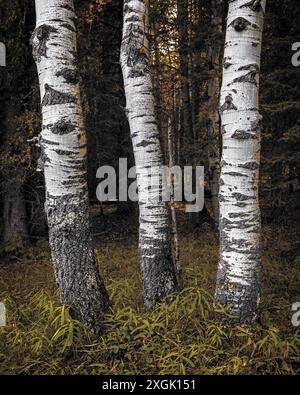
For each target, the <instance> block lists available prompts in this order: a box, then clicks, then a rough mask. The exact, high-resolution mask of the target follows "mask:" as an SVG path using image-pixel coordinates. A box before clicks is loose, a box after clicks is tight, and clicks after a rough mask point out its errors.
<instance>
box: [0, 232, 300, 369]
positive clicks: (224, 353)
mask: <svg viewBox="0 0 300 395" xmlns="http://www.w3.org/2000/svg"><path fill="white" fill-rule="evenodd" d="M181 244H182V261H183V267H184V272H185V284H186V288H185V289H184V290H182V292H181V293H180V294H178V295H170V297H169V298H168V300H166V301H165V303H162V304H160V305H159V306H157V308H156V309H155V310H154V311H152V312H147V311H145V310H144V308H143V306H142V298H141V290H140V280H139V275H138V258H137V256H136V252H135V251H136V246H135V243H131V242H129V243H127V244H126V245H124V242H122V243H121V242H119V243H116V242H114V244H112V243H108V244H105V245H102V246H99V247H98V249H97V254H98V258H99V260H100V263H101V270H102V272H103V273H104V275H105V277H106V283H107V285H108V290H109V293H110V295H111V298H112V301H113V306H114V307H113V311H111V313H110V314H108V315H107V317H106V320H105V333H104V334H103V336H101V337H99V338H96V339H95V338H91V337H90V336H89V334H88V333H87V332H86V331H85V329H84V328H83V327H82V325H81V324H80V323H79V322H78V321H76V320H73V319H72V318H71V317H70V313H69V308H68V307H67V306H61V305H60V304H59V301H58V295H57V293H56V287H55V284H54V280H53V276H52V268H51V263H50V262H49V256H48V253H47V251H45V249H44V248H42V249H43V250H44V251H43V252H40V254H37V252H36V251H31V252H30V251H29V252H28V253H27V256H28V262H22V263H21V264H20V263H19V262H15V263H10V264H5V265H3V267H2V268H1V269H0V278H1V280H0V286H1V289H5V291H4V292H2V293H1V294H0V300H1V301H2V302H4V303H5V304H6V307H7V311H8V325H7V326H6V327H5V328H0V372H1V373H3V374H116V375H117V374H297V373H300V354H299V350H300V331H299V330H297V328H295V327H293V326H292V324H291V315H292V312H291V304H292V303H293V302H295V301H297V300H294V299H295V298H297V297H298V294H297V292H298V288H297V287H296V284H295V283H296V278H297V276H299V267H297V265H295V266H293V265H290V266H289V271H287V270H286V267H285V265H287V263H284V261H281V262H278V261H276V259H275V257H274V256H272V255H270V256H268V255H267V256H265V258H264V272H265V274H266V275H265V276H264V293H263V295H262V314H261V322H260V323H259V325H257V326H255V327H252V328H250V327H247V326H232V325H230V324H229V322H228V318H229V316H228V314H227V312H226V311H225V310H224V311H221V313H222V314H223V317H224V319H223V321H222V322H217V321H214V319H213V317H214V308H213V304H212V302H213V297H212V292H213V289H214V278H215V270H216V262H217V256H218V250H217V240H216V238H215V236H214V235H213V234H211V233H208V234H206V235H202V236H201V238H200V237H192V238H191V237H184V238H182V240H181ZM294 276H295V277H294ZM17 283H18V284H17ZM294 284H295V285H294ZM287 289H288V290H289V294H288V293H287V292H286V290H287ZM29 290H30V291H29Z"/></svg>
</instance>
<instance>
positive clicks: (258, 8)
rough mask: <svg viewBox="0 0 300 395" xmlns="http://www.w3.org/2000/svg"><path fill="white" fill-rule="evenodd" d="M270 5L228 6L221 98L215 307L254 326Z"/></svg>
mask: <svg viewBox="0 0 300 395" xmlns="http://www.w3.org/2000/svg"><path fill="white" fill-rule="evenodd" d="M265 6H266V1H265V0H264V1H249V0H233V1H231V2H230V4H229V11H228V22H227V32H226V43H225V53H224V70H223V84H222V89H221V99H220V113H221V120H222V130H223V133H222V134H223V154H222V170H221V180H222V182H221V184H220V185H221V186H220V262H219V268H218V276H217V287H216V296H215V303H216V305H226V306H230V308H229V309H230V312H231V314H232V315H233V317H234V318H233V321H235V322H239V323H249V324H251V323H253V322H255V321H256V319H257V316H258V308H259V294H260V270H261V253H260V236H261V226H260V208H259V196H258V182H259V162H260V126H259V125H260V121H261V115H260V114H259V112H258V107H259V96H258V93H259V89H258V88H259V69H260V56H261V43H262V30H263V19H264V10H265ZM253 44H255V45H253ZM229 61H230V64H229V63H228V62H229Z"/></svg>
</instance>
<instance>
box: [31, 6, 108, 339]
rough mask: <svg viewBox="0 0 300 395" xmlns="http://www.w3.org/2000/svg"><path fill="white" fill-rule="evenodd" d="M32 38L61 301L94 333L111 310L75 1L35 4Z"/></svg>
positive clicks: (44, 162)
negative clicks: (99, 247) (92, 185)
mask: <svg viewBox="0 0 300 395" xmlns="http://www.w3.org/2000/svg"><path fill="white" fill-rule="evenodd" d="M35 3H36V20H37V23H36V29H35V31H34V33H33V36H32V45H33V55H34V58H35V61H36V64H37V69H38V76H39V83H40V92H41V101H42V103H41V104H42V117H43V126H42V132H41V136H40V141H39V143H40V146H41V150H42V155H41V160H42V165H43V167H44V173H45V183H46V211H47V217H48V225H49V239H50V246H51V250H52V257H53V263H54V267H55V274H56V280H57V283H58V285H59V289H60V295H61V301H62V303H64V304H70V305H72V307H73V309H74V310H75V311H76V314H77V315H79V318H80V319H81V320H82V321H83V322H84V323H85V324H86V325H87V326H88V328H89V329H91V330H92V331H94V332H97V333H98V332H99V331H100V328H101V318H102V316H103V314H104V312H105V311H106V310H107V308H108V298H107V294H106V291H105V288H104V285H103V283H102V280H101V278H100V276H99V273H98V269H97V266H96V261H95V257H94V254H93V248H92V243H91V234H90V229H89V212H88V210H89V202H88V189H87V174H86V173H87V165H86V134H85V129H84V122H83V114H82V107H81V101H80V100H81V99H80V88H79V77H78V70H77V63H76V62H77V47H76V30H75V26H74V18H75V13H74V5H73V0H47V1H44V0H36V2H35Z"/></svg>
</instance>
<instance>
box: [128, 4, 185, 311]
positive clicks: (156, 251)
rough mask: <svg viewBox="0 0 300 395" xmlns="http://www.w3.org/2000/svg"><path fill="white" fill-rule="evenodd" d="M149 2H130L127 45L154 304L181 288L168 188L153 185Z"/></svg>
mask: <svg viewBox="0 0 300 395" xmlns="http://www.w3.org/2000/svg"><path fill="white" fill-rule="evenodd" d="M148 13H149V2H148V1H147V0H125V1H124V27H123V40H122V48H121V64H122V70H123V77H124V84H125V95H126V102H127V104H126V105H127V113H128V120H129V124H130V130H131V138H132V144H133V151H134V156H135V164H136V173H137V185H138V194H139V210H140V229H139V250H140V262H141V275H142V282H143V289H144V302H145V306H146V308H152V307H153V306H154V305H155V303H156V302H158V301H160V300H161V299H162V298H163V297H164V296H165V295H167V294H168V293H169V292H173V291H175V290H176V289H177V282H176V275H175V270H174V266H173V261H172V254H171V237H170V231H169V222H170V213H169V209H168V207H167V204H166V203H165V202H162V200H161V199H159V198H158V196H159V194H160V193H161V191H162V187H161V184H160V182H159V179H158V177H157V178H156V177H155V178H156V179H155V188H154V187H152V188H151V189H148V186H149V185H150V181H149V173H148V172H149V168H158V167H160V166H162V165H163V155H162V150H161V146H160V141H159V131H158V127H157V120H156V117H155V101H154V95H153V85H152V81H151V76H150V62H149V42H148V35H147V33H148V29H149V21H148Z"/></svg>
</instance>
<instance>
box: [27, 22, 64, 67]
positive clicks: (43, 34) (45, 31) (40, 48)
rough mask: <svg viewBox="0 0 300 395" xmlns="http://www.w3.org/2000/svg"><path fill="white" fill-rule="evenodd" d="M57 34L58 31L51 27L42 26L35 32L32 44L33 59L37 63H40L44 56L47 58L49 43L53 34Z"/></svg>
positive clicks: (31, 40)
mask: <svg viewBox="0 0 300 395" xmlns="http://www.w3.org/2000/svg"><path fill="white" fill-rule="evenodd" d="M57 32H58V30H57V29H56V28H55V27H53V26H50V25H41V26H38V27H37V28H36V29H35V30H34V32H33V33H32V36H31V39H30V43H31V45H32V54H33V58H34V60H35V61H36V62H40V61H41V58H42V56H44V57H45V58H47V41H48V40H49V37H50V34H51V33H57ZM35 39H36V40H35Z"/></svg>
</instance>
